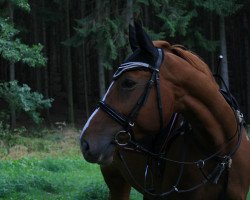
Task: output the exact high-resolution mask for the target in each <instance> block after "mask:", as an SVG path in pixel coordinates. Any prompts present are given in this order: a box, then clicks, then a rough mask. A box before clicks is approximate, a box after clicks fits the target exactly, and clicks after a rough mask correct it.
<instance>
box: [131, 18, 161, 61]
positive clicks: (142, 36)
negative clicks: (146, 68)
mask: <svg viewBox="0 0 250 200" xmlns="http://www.w3.org/2000/svg"><path fill="white" fill-rule="evenodd" d="M135 32H136V38H137V42H138V44H139V47H140V49H141V50H143V51H144V52H146V53H148V54H149V55H151V56H153V57H154V56H156V55H157V49H156V48H155V46H154V44H153V42H152V40H151V39H150V38H149V36H148V35H147V33H146V32H145V31H144V30H143V28H142V26H141V25H140V24H139V23H138V22H135Z"/></svg>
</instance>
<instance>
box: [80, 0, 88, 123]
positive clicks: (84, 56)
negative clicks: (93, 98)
mask: <svg viewBox="0 0 250 200" xmlns="http://www.w3.org/2000/svg"><path fill="white" fill-rule="evenodd" d="M85 3H86V2H85V1H81V18H84V11H85ZM81 67H82V68H83V87H84V88H83V90H84V102H85V112H86V117H87V118H88V117H89V101H88V76H87V67H88V64H87V61H86V51H85V43H83V44H82V66H81Z"/></svg>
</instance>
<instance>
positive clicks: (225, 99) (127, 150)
mask: <svg viewBox="0 0 250 200" xmlns="http://www.w3.org/2000/svg"><path fill="white" fill-rule="evenodd" d="M129 40H130V45H131V48H132V50H133V53H132V55H130V56H129V57H128V58H127V59H126V60H125V61H124V62H123V64H121V66H120V67H119V68H118V70H117V71H116V73H115V74H114V77H113V82H112V83H111V85H110V86H109V89H108V90H107V92H106V94H105V96H104V97H103V99H102V100H101V101H100V102H99V104H98V107H97V109H96V110H95V111H94V112H93V114H92V115H91V117H90V118H89V119H88V121H87V123H86V125H85V126H84V128H83V131H82V133H81V136H80V140H81V150H82V153H83V155H84V158H85V159H86V160H87V161H88V162H91V163H98V164H99V165H100V166H101V171H102V173H103V176H104V179H105V182H106V183H107V185H108V187H109V189H110V199H111V200H128V199H129V194H130V189H131V186H132V187H134V188H135V189H136V190H138V191H139V192H141V193H142V194H143V196H144V199H148V200H149V199H170V200H171V199H185V200H188V199H190V200H191V199H192V200H193V199H204V200H214V199H232V200H238V199H239V200H240V199H246V196H247V193H248V190H249V185H250V142H249V139H248V136H247V133H246V130H245V128H244V119H243V116H242V114H241V112H240V111H239V108H238V106H237V103H236V101H235V100H234V98H233V97H232V95H231V94H230V92H229V90H228V89H227V87H226V90H220V88H219V86H218V84H217V83H216V80H215V78H214V76H213V74H212V73H211V71H210V70H209V68H208V66H207V65H206V64H205V63H204V62H203V61H202V60H201V59H200V58H199V57H198V56H197V55H195V54H194V53H192V52H190V51H188V50H186V49H184V47H182V46H179V45H172V46H171V45H170V44H169V43H168V42H165V41H153V42H152V41H151V40H150V39H149V37H148V36H147V34H146V33H145V32H144V31H143V29H142V27H141V26H140V25H138V24H135V27H132V26H130V38H129ZM218 78H220V76H218ZM221 81H223V80H221Z"/></svg>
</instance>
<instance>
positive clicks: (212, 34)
mask: <svg viewBox="0 0 250 200" xmlns="http://www.w3.org/2000/svg"><path fill="white" fill-rule="evenodd" d="M209 18H210V20H209V26H210V27H209V31H210V40H211V41H213V40H214V23H213V12H212V11H211V12H210V16H209ZM214 61H215V56H214V51H213V52H211V53H210V67H211V70H212V72H214V70H215V66H214Z"/></svg>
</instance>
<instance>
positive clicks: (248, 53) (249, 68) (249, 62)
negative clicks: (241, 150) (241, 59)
mask: <svg viewBox="0 0 250 200" xmlns="http://www.w3.org/2000/svg"><path fill="white" fill-rule="evenodd" d="M243 24H244V32H245V34H244V46H245V65H246V67H245V69H246V77H247V78H246V88H247V90H246V91H247V92H246V93H247V98H246V99H247V100H246V101H245V103H246V104H247V105H246V108H247V112H246V114H247V116H246V117H247V123H248V124H249V123H250V78H249V77H250V49H249V44H250V43H249V33H250V30H249V27H248V19H247V15H246V13H244V15H243Z"/></svg>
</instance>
